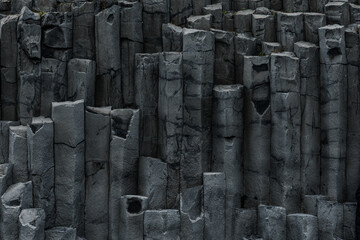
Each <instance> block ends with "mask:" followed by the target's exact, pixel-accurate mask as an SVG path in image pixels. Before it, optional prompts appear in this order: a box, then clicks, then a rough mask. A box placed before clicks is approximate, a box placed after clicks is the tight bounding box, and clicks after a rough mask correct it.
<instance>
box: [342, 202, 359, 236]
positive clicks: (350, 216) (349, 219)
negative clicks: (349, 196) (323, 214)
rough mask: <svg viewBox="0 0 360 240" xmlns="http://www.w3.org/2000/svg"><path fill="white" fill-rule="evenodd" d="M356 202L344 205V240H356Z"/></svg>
mask: <svg viewBox="0 0 360 240" xmlns="http://www.w3.org/2000/svg"><path fill="white" fill-rule="evenodd" d="M356 207H357V204H356V202H346V203H344V239H356V224H355V223H356Z"/></svg>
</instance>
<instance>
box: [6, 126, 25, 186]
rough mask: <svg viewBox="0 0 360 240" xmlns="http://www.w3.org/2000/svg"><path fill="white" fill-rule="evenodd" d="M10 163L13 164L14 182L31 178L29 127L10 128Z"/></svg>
mask: <svg viewBox="0 0 360 240" xmlns="http://www.w3.org/2000/svg"><path fill="white" fill-rule="evenodd" d="M9 163H11V164H13V182H14V183H18V182H26V181H28V180H29V169H28V148H27V128H26V127H25V126H16V127H15V126H12V127H10V129H9Z"/></svg>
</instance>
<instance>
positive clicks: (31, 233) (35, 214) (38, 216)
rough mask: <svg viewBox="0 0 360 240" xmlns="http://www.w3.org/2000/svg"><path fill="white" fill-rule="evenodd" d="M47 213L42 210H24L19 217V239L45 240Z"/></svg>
mask: <svg viewBox="0 0 360 240" xmlns="http://www.w3.org/2000/svg"><path fill="white" fill-rule="evenodd" d="M44 229H45V211H44V210H43V209H41V208H28V209H23V210H22V211H21V213H20V216H19V239H20V240H37V239H45V231H44Z"/></svg>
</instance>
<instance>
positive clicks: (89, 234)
mask: <svg viewBox="0 0 360 240" xmlns="http://www.w3.org/2000/svg"><path fill="white" fill-rule="evenodd" d="M110 113H111V108H110V107H104V108H94V107H87V108H86V112H85V133H86V134H85V144H86V150H85V161H86V162H85V164H86V166H85V167H86V183H85V184H86V185H85V188H86V197H85V237H86V238H87V239H89V240H91V239H103V238H107V237H108V228H109V224H108V221H109V212H108V208H109V196H108V194H109V176H108V171H109V155H110V138H111V136H110V135H111V118H110Z"/></svg>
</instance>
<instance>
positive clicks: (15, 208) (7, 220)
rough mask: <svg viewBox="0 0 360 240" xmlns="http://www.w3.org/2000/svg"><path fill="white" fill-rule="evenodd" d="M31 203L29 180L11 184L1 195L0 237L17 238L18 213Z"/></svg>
mask: <svg viewBox="0 0 360 240" xmlns="http://www.w3.org/2000/svg"><path fill="white" fill-rule="evenodd" d="M32 205H33V195H32V184H31V182H30V181H29V182H25V183H16V184H13V185H11V186H10V187H9V188H8V189H7V190H6V192H5V193H4V194H3V195H2V196H1V222H0V239H2V240H18V239H19V215H20V213H21V210H22V209H25V208H31V207H32Z"/></svg>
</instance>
